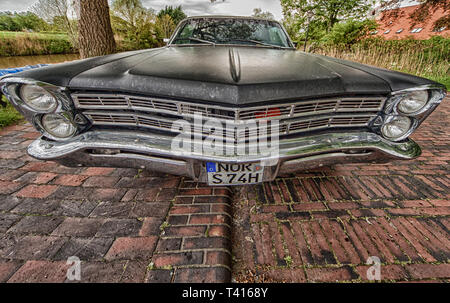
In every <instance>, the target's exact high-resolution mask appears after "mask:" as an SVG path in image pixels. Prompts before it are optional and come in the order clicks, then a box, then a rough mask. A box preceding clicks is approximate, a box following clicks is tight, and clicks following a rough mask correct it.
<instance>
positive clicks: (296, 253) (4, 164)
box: [0, 98, 450, 282]
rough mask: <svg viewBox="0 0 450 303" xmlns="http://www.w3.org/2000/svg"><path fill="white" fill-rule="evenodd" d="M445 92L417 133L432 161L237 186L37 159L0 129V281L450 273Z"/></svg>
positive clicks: (27, 138)
mask: <svg viewBox="0 0 450 303" xmlns="http://www.w3.org/2000/svg"><path fill="white" fill-rule="evenodd" d="M449 101H450V100H449V99H448V98H447V100H445V102H444V103H443V104H442V105H441V107H440V108H439V110H438V111H437V112H435V113H434V114H433V115H432V116H431V117H430V118H429V120H427V122H426V123H425V124H424V125H423V126H422V127H421V128H420V130H419V131H418V132H417V133H416V134H415V135H414V139H416V140H417V141H418V142H419V143H420V144H421V145H422V147H423V149H424V152H423V155H422V156H421V157H420V158H419V159H417V160H415V161H410V162H403V161H399V162H392V163H389V164H386V165H379V164H363V165H353V164H352V165H336V166H334V167H332V168H322V169H317V170H314V171H309V172H302V173H298V174H295V175H287V176H282V177H280V178H278V179H277V180H276V181H275V182H272V183H267V184H263V185H257V186H249V187H242V188H209V187H207V186H205V185H203V184H198V183H195V182H191V181H189V180H187V179H184V178H181V177H176V176H168V175H162V174H157V173H150V172H144V171H139V170H135V169H114V168H66V167H63V166H60V165H58V164H56V163H54V162H50V161H48V162H42V161H37V160H34V159H32V158H31V157H29V156H27V155H26V153H25V150H26V147H27V146H28V145H29V143H31V142H32V140H33V139H34V138H36V137H37V136H38V134H37V133H36V132H34V131H33V128H32V127H31V126H30V125H28V124H23V125H16V126H11V127H8V128H5V129H3V130H0V188H1V190H0V282H25V281H39V282H44V281H54V282H64V281H67V279H66V271H67V268H68V266H69V265H67V264H66V260H67V258H68V257H70V256H78V257H79V258H80V259H81V261H82V263H81V268H82V272H81V278H82V281H83V282H227V281H230V280H231V278H233V280H234V281H243V282H245V281H250V282H252V281H256V282H259V281H276V282H291V281H294V282H304V281H366V280H367V277H366V272H367V268H368V267H369V266H368V265H366V260H367V258H368V257H369V256H378V257H379V258H380V259H381V262H382V268H381V275H382V279H383V280H386V281H430V280H431V281H434V280H439V281H448V280H449V279H450V264H449V259H450V242H449V223H450V218H449V213H450V203H449V196H450V193H449V190H448V184H449V182H448V179H449V177H448V175H449V174H448V172H449V161H450V146H449V143H448V142H449V134H450V130H449V126H448V122H449V118H448V116H449V114H450V104H449Z"/></svg>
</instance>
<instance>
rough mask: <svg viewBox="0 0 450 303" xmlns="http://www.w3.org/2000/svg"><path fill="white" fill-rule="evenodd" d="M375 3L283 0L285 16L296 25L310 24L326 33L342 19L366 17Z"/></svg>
mask: <svg viewBox="0 0 450 303" xmlns="http://www.w3.org/2000/svg"><path fill="white" fill-rule="evenodd" d="M374 4H375V1H374V0H281V6H282V8H283V15H284V17H285V18H286V19H290V20H291V22H293V23H294V25H295V27H297V28H298V29H305V28H306V27H307V25H308V24H309V25H310V27H311V28H313V27H318V28H320V29H323V30H325V32H326V33H328V32H329V31H330V30H331V29H332V28H333V26H334V25H335V24H336V23H338V22H339V21H341V20H346V19H350V18H353V19H360V18H364V17H365V16H366V15H367V13H368V11H369V10H370V8H371V7H372V6H373V5H374ZM291 25H292V24H291ZM313 30H314V29H313Z"/></svg>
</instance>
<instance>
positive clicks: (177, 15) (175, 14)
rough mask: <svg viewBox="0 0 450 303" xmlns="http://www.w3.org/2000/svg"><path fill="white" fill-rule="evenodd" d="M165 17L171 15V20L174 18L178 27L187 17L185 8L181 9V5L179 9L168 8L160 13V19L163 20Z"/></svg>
mask: <svg viewBox="0 0 450 303" xmlns="http://www.w3.org/2000/svg"><path fill="white" fill-rule="evenodd" d="M164 15H169V16H170V18H172V20H173V22H174V23H175V25H177V24H178V23H180V22H181V21H182V20H183V19H185V18H186V17H187V16H186V14H185V13H184V12H183V8H182V7H181V5H180V6H177V7H173V6H166V7H165V8H164V9H162V10H160V11H159V13H158V18H161V17H163V16H164Z"/></svg>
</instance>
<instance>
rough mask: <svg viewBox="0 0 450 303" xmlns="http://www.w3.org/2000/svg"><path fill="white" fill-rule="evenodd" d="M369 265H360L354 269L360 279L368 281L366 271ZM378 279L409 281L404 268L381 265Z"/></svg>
mask: <svg viewBox="0 0 450 303" xmlns="http://www.w3.org/2000/svg"><path fill="white" fill-rule="evenodd" d="M369 268H370V265H362V266H357V267H356V272H357V273H358V274H359V275H360V277H361V279H362V280H364V281H368V280H369V279H368V278H367V270H368V269H369ZM380 278H381V280H382V281H383V280H397V281H398V280H406V279H409V274H408V273H407V272H406V270H405V268H403V267H402V266H401V265H382V266H381V267H380Z"/></svg>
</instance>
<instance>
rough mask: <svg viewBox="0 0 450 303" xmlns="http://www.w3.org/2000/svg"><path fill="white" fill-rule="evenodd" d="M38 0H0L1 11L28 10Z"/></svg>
mask: <svg viewBox="0 0 450 303" xmlns="http://www.w3.org/2000/svg"><path fill="white" fill-rule="evenodd" d="M35 2H36V0H0V11H11V12H14V11H16V12H22V11H27V10H29V8H30V7H31V6H32V5H33V4H34V3H35Z"/></svg>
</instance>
